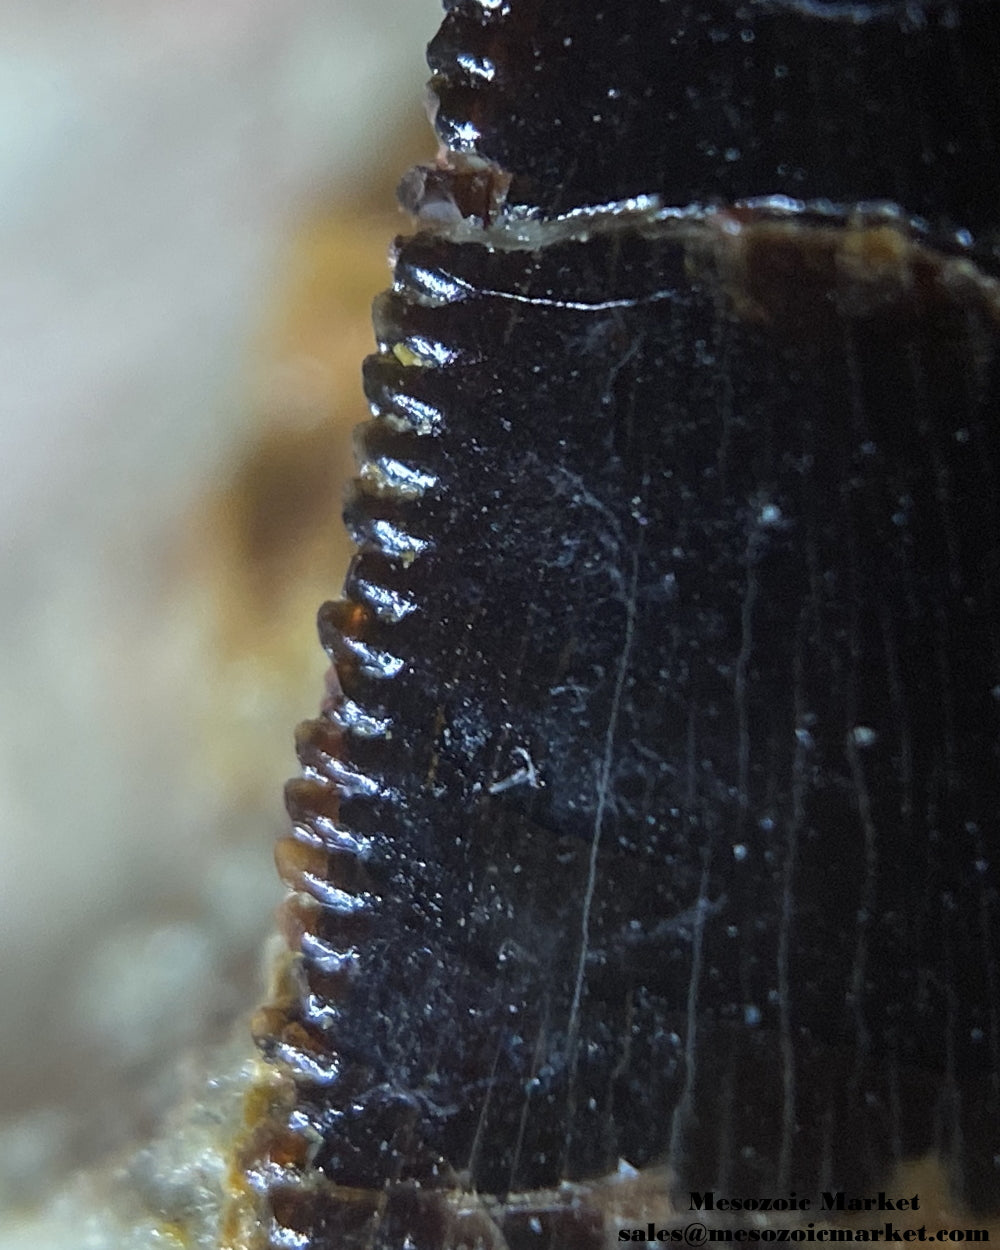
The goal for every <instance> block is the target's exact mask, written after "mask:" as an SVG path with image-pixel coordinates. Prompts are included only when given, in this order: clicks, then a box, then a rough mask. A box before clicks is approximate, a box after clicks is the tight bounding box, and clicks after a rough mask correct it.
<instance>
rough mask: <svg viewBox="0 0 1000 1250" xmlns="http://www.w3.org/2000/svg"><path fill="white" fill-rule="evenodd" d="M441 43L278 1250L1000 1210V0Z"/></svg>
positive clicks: (309, 940)
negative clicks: (773, 1215)
mask: <svg viewBox="0 0 1000 1250" xmlns="http://www.w3.org/2000/svg"><path fill="white" fill-rule="evenodd" d="M446 8H447V10H448V13H447V16H446V18H445V22H444V25H443V27H442V30H441V33H440V34H439V35H438V37H437V38H436V39H435V40H434V42H433V43H432V44H431V49H430V60H431V65H432V69H433V72H434V79H433V86H434V90H435V91H436V93H437V96H438V99H439V101H440V105H439V108H438V111H437V126H438V129H439V133H440V134H441V137H442V139H443V140H444V142H445V144H446V145H447V147H446V150H445V151H444V152H443V154H442V157H441V158H440V161H439V164H438V165H437V166H436V167H435V168H434V169H433V170H423V171H418V172H417V173H415V174H414V175H412V176H411V177H410V178H408V179H407V180H406V181H405V184H404V188H403V190H402V195H403V197H404V200H405V202H406V204H407V207H409V208H410V209H411V211H413V212H414V213H415V214H416V215H417V218H418V230H417V233H415V234H414V235H413V236H412V237H409V238H404V239H402V240H399V241H398V242H397V245H396V251H395V268H394V282H393V286H392V289H391V290H390V291H388V292H386V293H385V294H384V295H383V296H382V297H380V299H379V300H378V301H377V304H376V308H375V331H376V337H377V342H378V351H377V353H376V354H374V355H372V356H371V357H370V358H369V359H368V361H367V362H366V364H365V387H366V393H367V395H368V398H369V401H370V403H371V405H372V411H373V414H374V416H373V420H372V421H371V422H370V423H369V424H367V425H366V426H364V427H363V428H362V430H361V431H360V433H359V437H358V443H357V446H358V456H359V477H358V481H357V483H356V484H355V487H354V489H353V491H352V495H351V498H350V500H349V502H348V505H347V514H346V520H347V524H348V526H349V529H350V532H351V534H352V536H353V537H354V539H355V541H356V542H357V544H358V547H359V550H358V554H357V555H356V557H355V559H354V562H353V564H352V566H351V569H350V572H349V574H348V577H347V582H346V586H345V591H344V599H343V600H342V601H341V602H339V603H332V604H327V605H325V607H324V608H323V609H322V610H321V612H320V636H321V639H322V642H323V645H324V647H325V648H326V649H327V651H328V653H329V654H330V656H331V658H332V660H333V662H334V666H335V680H334V681H332V682H331V686H330V689H331V693H330V696H329V698H328V700H327V702H326V704H325V705H324V710H323V714H322V716H321V717H320V718H318V719H317V720H315V721H313V722H309V723H308V724H306V725H304V726H303V727H302V728H301V729H300V730H299V734H298V743H297V744H298V753H299V759H300V761H301V764H302V769H303V776H302V777H301V778H300V779H298V780H296V781H293V782H291V783H290V785H289V787H288V810H289V813H290V815H291V818H292V823H293V833H292V835H291V836H289V837H288V838H286V839H285V840H284V841H282V842H281V843H280V845H279V848H278V852H277V859H278V867H279V871H280V873H281V875H282V877H283V879H284V880H285V881H286V882H287V883H288V885H289V887H290V889H291V890H292V891H293V895H292V898H291V899H290V900H289V902H288V903H287V904H286V907H285V911H284V913H283V930H284V934H285V937H286V939H287V942H288V947H289V951H288V953H287V954H286V955H285V956H284V958H283V960H282V961H281V962H280V963H279V967H278V968H277V970H276V973H275V989H274V994H273V998H272V1001H271V1003H270V1004H269V1006H268V1007H266V1008H265V1009H263V1011H262V1012H261V1013H260V1014H259V1016H258V1019H257V1021H256V1024H255V1035H256V1037H257V1039H258V1042H259V1045H260V1047H261V1049H262V1051H263V1053H264V1055H265V1057H266V1058H267V1059H268V1060H270V1062H271V1064H272V1065H273V1067H272V1068H271V1069H270V1071H271V1072H272V1081H273V1085H274V1089H275V1090H276V1091H278V1092H275V1093H274V1094H273V1096H272V1097H271V1099H270V1101H268V1102H267V1105H266V1109H265V1111H264V1112H262V1113H259V1114H257V1115H256V1117H254V1116H248V1119H249V1127H248V1133H247V1140H246V1144H245V1147H244V1150H243V1157H242V1159H241V1161H240V1166H241V1167H242V1169H243V1171H244V1174H245V1175H246V1176H247V1177H248V1178H250V1180H249V1181H248V1189H249V1190H251V1191H252V1192H253V1194H254V1195H255V1196H254V1197H253V1198H252V1200H251V1199H248V1207H247V1213H245V1214H244V1216H243V1224H244V1227H245V1229H246V1230H247V1231H246V1237H245V1240H246V1241H247V1244H248V1245H251V1246H253V1247H256V1248H257V1250H260V1248H268V1250H278V1248H279V1247H289V1246H297V1247H301V1248H303V1250H571V1248H572V1250H600V1248H602V1247H606V1246H608V1245H610V1244H612V1243H613V1242H617V1240H618V1236H619V1234H618V1229H619V1228H620V1227H631V1226H632V1225H638V1226H640V1227H645V1226H646V1221H647V1219H649V1220H652V1221H654V1223H655V1224H656V1226H657V1227H668V1226H670V1227H677V1228H682V1227H683V1226H684V1224H685V1223H686V1222H687V1220H688V1219H689V1218H690V1217H689V1215H688V1213H687V1212H688V1201H689V1191H690V1190H698V1191H710V1190H714V1191H717V1192H718V1193H719V1194H739V1195H747V1196H754V1195H757V1196H761V1197H765V1196H769V1195H771V1196H773V1195H785V1194H787V1193H788V1192H789V1191H790V1190H794V1191H795V1192H796V1193H798V1194H799V1195H808V1196H811V1197H812V1198H814V1199H815V1200H816V1201H817V1202H818V1197H819V1194H820V1192H821V1191H824V1190H828V1191H843V1192H845V1193H847V1194H852V1195H859V1196H864V1195H871V1194H877V1193H878V1191H879V1190H880V1189H881V1190H885V1189H886V1186H891V1185H892V1184H893V1183H894V1181H893V1178H894V1177H895V1176H898V1175H900V1174H901V1173H900V1169H905V1168H906V1167H907V1166H908V1165H912V1164H915V1163H916V1161H918V1160H922V1159H927V1158H930V1159H933V1160H934V1161H935V1166H936V1167H937V1168H938V1169H939V1171H940V1172H941V1174H942V1175H943V1176H944V1178H945V1181H946V1183H947V1186H949V1187H950V1197H949V1199H948V1201H949V1202H950V1203H952V1205H953V1207H954V1209H955V1210H964V1211H966V1212H969V1213H973V1214H978V1215H982V1216H985V1215H987V1214H990V1215H993V1216H996V1215H997V1214H998V1213H1000V997H998V993H1000V986H998V967H1000V931H998V923H1000V919H998V915H997V908H998V898H1000V896H998V888H997V887H998V877H997V874H998V867H1000V865H998V863H997V858H998V850H1000V848H998V835H1000V827H998V822H1000V759H998V745H997V744H998V740H1000V455H998V451H1000V445H998V421H1000V283H998V279H997V272H998V269H1000V265H998V259H997V252H996V241H997V238H998V237H1000V236H998V235H997V227H998V215H1000V214H998V210H997V204H998V203H1000V182H998V178H1000V173H998V171H1000V152H998V151H997V144H998V142H1000V140H998V135H1000V116H998V115H997V109H998V108H1000V104H998V101H1000V68H998V67H1000V4H996V3H986V2H983V0H953V2H952V3H948V4H945V3H936V2H932V0H921V2H918V3H910V4H908V5H905V6H904V5H897V4H895V3H892V2H888V0H887V2H886V3H862V4H846V3H839V2H838V0H794V2H790V0H788V2H786V0H766V2H761V3H753V4H747V5H743V6H738V5H733V4H728V3H727V4H723V3H722V2H721V0H704V2H699V3H698V4H686V3H680V2H679V0H669V2H664V3H661V2H659V0H622V2H620V3H618V4H616V5H613V6H612V5H609V4H606V3H599V2H598V0H546V3H545V4H544V5H543V4H542V3H541V0H497V2H496V3H488V2H487V0H478V2H474V0H454V2H452V3H449V4H448V5H446ZM290 1143H291V1144H290ZM630 1204H631V1205H630ZM734 1222H735V1217H734V1218H730V1219H725V1220H720V1226H721V1225H726V1224H730V1225H731V1224H733V1223H734Z"/></svg>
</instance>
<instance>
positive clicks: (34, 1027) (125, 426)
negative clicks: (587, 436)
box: [0, 0, 439, 1250]
mask: <svg viewBox="0 0 1000 1250" xmlns="http://www.w3.org/2000/svg"><path fill="white" fill-rule="evenodd" d="M438 20H439V4H438V0H131V2H129V0H89V2H88V3H87V4H83V5H81V4H76V3H72V2H71V0H42V2H39V0H7V3H6V4H4V5H3V6H2V7H0V850H2V857H0V953H2V958H0V1053H2V1056H3V1065H2V1069H0V1244H2V1243H3V1227H4V1220H5V1216H6V1217H8V1218H16V1217H17V1216H18V1213H23V1212H24V1211H27V1210H30V1208H31V1207H32V1205H33V1204H35V1203H37V1202H38V1200H39V1198H40V1196H42V1195H43V1194H44V1192H45V1191H46V1189H47V1188H49V1187H50V1186H51V1183H52V1178H53V1177H54V1176H58V1175H61V1174H63V1173H64V1172H65V1171H66V1170H67V1169H69V1168H71V1167H75V1166H78V1165H79V1164H81V1163H85V1164H89V1163H91V1162H93V1161H95V1160H99V1159H100V1158H101V1157H103V1156H104V1155H105V1154H106V1152H108V1151H109V1150H114V1149H118V1148H120V1147H121V1146H122V1145H123V1144H124V1143H126V1142H127V1141H128V1140H130V1139H131V1138H136V1137H141V1135H142V1134H143V1133H144V1132H146V1131H147V1130H148V1128H149V1127H150V1126H151V1125H152V1124H153V1123H154V1122H155V1120H156V1117H157V1115H158V1114H159V1109H160V1108H161V1106H162V1105H163V1103H164V1101H165V1100H166V1101H169V1099H170V1097H171V1090H172V1088H173V1085H174V1084H175V1083H176V1081H177V1077H176V1074H175V1073H176V1067H177V1059H178V1057H179V1056H182V1055H184V1054H187V1053H195V1054H196V1053H198V1052H199V1050H202V1049H203V1048H204V1047H205V1045H206V1044H208V1043H211V1042H212V1041H214V1040H217V1039H219V1038H221V1037H223V1036H225V1035H226V1033H227V1032H228V1031H230V1030H231V1029H232V1028H233V1027H234V1024H233V1022H234V1021H235V1020H238V1019H239V1018H241V1017H242V1016H243V1015H245V1014H246V1013H247V1012H248V1011H249V1009H250V1008H251V1007H252V1006H253V1003H254V999H255V997H256V996H257V994H258V992H259V984H260V980H259V978H260V967H259V965H260V951H261V944H262V941H263V939H264V937H265V936H266V934H267V932H268V931H269V928H270V916H271V912H272V909H273V908H274V906H275V905H276V903H277V901H278V900H279V898H280V888H279V885H278V882H277V880H276V877H275V875H274V871H273V868H272V865H271V850H270V847H271V843H272V842H273V840H274V838H275V836H276V834H278V833H279V832H280V831H281V829H282V824H283V816H282V811H281V803H280V789H281V784H282V781H283V779H284V778H285V777H287V776H289V775H290V774H291V773H292V772H293V770H294V757H293V753H292V747H291V734H292V729H293V726H294V724H295V722H296V721H297V720H298V719H301V718H303V717H305V716H307V715H310V714H312V713H313V711H314V710H315V708H316V706H317V704H318V701H319V698H320V695H321V689H322V675H323V670H324V667H325V662H324V658H323V656H322V653H321V652H320V650H319V647H318V645H317V643H316V642H315V629H314V617H315V611H316V608H317V606H318V604H319V603H320V601H321V600H322V599H324V598H328V597H334V596H336V595H337V594H338V593H339V590H340V584H341V581H342V578H343V574H344V568H345V565H346V560H347V558H348V554H349V553H348V548H347V543H346V540H345V538H344V537H343V535H342V532H341V527H340V524H339V520H338V517H339V511H340V500H341V495H342V490H343V483H344V481H345V480H346V478H347V477H348V476H349V475H350V471H351V466H350V460H349V455H350V450H349V449H350V429H351V427H352V426H353V425H354V424H356V423H357V422H358V421H360V420H362V419H364V416H365V412H366V410H365V404H364V399H363V396H362V394H361V390H360V381H359V370H360V361H361V358H362V356H363V355H364V354H365V353H366V352H367V351H369V350H371V343H372V339H371V330H370V325H369V321H368V306H369V304H370V301H371V298H372V295H373V294H374V293H375V292H376V291H377V290H378V289H379V288H380V287H381V286H384V285H386V282H387V279H388V270H387V268H386V254H387V249H388V245H389V242H390V240H391V237H392V235H393V233H394V231H397V230H400V229H403V228H405V225H406V222H405V219H404V218H402V217H401V216H399V215H398V213H396V212H395V211H394V205H393V194H392V193H393V187H394V184H395V181H396V180H397V178H398V177H399V175H400V174H401V173H402V171H403V170H404V169H405V168H406V166H407V165H408V164H410V163H412V162H413V161H414V160H418V159H426V158H427V157H428V156H430V155H431V153H432V151H433V141H432V137H431V133H430V129H429V127H428V126H427V123H426V118H425V114H424V86H423V83H424V80H425V78H426V67H425V65H424V61H423V48H424V45H425V44H426V42H427V40H428V39H429V38H430V36H431V35H432V34H433V32H434V29H435V27H436V25H437V22H438ZM236 1027H237V1028H239V1027H241V1026H240V1025H237V1026H236ZM11 1213H13V1216H11ZM70 1250H72V1248H70Z"/></svg>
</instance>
